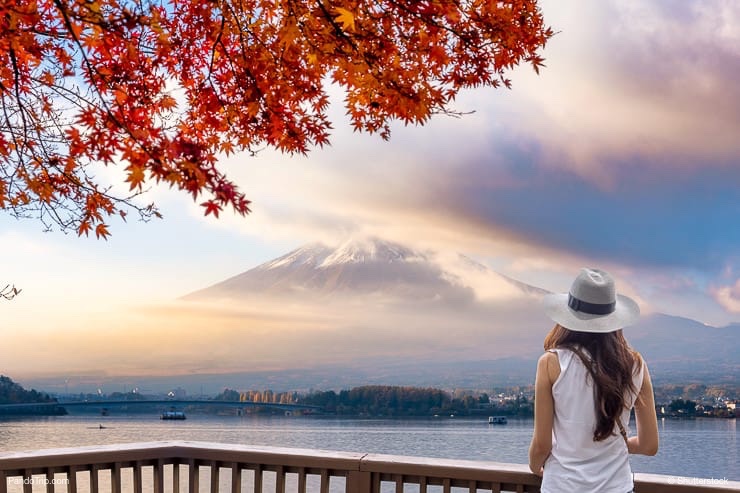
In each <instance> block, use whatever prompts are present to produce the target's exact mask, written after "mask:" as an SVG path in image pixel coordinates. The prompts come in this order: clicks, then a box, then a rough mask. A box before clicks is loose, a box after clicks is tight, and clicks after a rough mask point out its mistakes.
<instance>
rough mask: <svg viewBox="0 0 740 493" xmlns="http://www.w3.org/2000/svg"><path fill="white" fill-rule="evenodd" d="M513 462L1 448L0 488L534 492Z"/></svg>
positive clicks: (668, 486)
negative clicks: (24, 450) (29, 450)
mask: <svg viewBox="0 0 740 493" xmlns="http://www.w3.org/2000/svg"><path fill="white" fill-rule="evenodd" d="M635 482H636V488H635V489H636V491H637V492H638V493H682V492H685V493H719V492H725V491H734V492H738V491H740V482H737V481H717V482H716V484H700V483H706V482H708V481H706V480H697V479H695V478H679V477H675V476H661V475H652V474H636V481H635ZM539 484H540V479H539V478H538V477H537V476H535V475H533V474H531V473H530V472H529V470H528V468H527V466H525V465H522V464H502V463H492V462H474V461H459V460H446V459H433V458H420V457H400V456H392V455H379V454H362V453H353V452H330V451H321V450H303V449H285V448H274V447H247V446H239V445H226V444H215V443H202V442H154V443H135V444H122V445H109V446H97V447H80V448H72V449H56V450H41V451H35V452H5V453H0V493H12V492H22V493H33V492H40V491H44V492H62V491H66V492H78V491H79V492H90V493H98V492H111V493H124V492H125V493H128V492H133V493H140V492H141V493H143V492H145V491H146V492H149V491H153V492H154V493H170V492H171V493H180V492H181V491H187V492H189V493H196V492H197V493H203V492H206V493H217V492H232V493H263V492H274V493H308V492H311V493H312V492H316V493H340V492H342V493H410V492H413V493H432V492H435V493H436V492H439V493H452V490H453V489H455V490H456V492H457V491H460V492H461V493H464V492H463V491H462V490H459V488H462V489H463V490H467V491H468V492H469V493H478V490H486V491H491V492H492V493H497V492H522V493H523V492H539V491H540V488H539Z"/></svg>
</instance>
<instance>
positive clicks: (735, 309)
mask: <svg viewBox="0 0 740 493" xmlns="http://www.w3.org/2000/svg"><path fill="white" fill-rule="evenodd" d="M711 293H712V295H713V296H714V299H715V300H717V303H719V304H720V305H722V306H723V307H724V308H725V309H726V310H727V311H729V312H732V313H740V279H738V280H737V282H735V284H732V285H729V286H719V287H716V288H712V290H711Z"/></svg>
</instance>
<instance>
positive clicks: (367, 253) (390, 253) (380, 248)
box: [318, 238, 424, 268]
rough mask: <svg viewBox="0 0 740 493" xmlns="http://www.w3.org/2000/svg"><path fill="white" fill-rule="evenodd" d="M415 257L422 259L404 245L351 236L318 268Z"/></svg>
mask: <svg viewBox="0 0 740 493" xmlns="http://www.w3.org/2000/svg"><path fill="white" fill-rule="evenodd" d="M415 259H419V260H424V257H423V255H421V254H418V253H416V252H414V251H412V250H410V249H408V248H406V247H403V246H401V245H397V244H393V243H389V242H385V241H381V240H379V239H377V238H363V239H357V238H353V239H350V240H347V241H345V242H344V243H342V244H341V245H339V247H338V248H336V249H335V250H334V251H333V252H332V253H331V254H329V255H328V256H327V257H326V258H325V259H324V260H323V262H321V264H319V266H318V268H330V267H332V266H336V265H342V264H356V263H365V262H378V263H385V262H388V263H392V262H401V261H412V260H415Z"/></svg>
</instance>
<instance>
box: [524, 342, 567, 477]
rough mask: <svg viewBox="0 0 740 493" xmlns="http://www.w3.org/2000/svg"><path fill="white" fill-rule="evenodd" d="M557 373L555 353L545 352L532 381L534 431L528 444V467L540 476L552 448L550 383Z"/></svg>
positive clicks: (552, 408)
mask: <svg viewBox="0 0 740 493" xmlns="http://www.w3.org/2000/svg"><path fill="white" fill-rule="evenodd" d="M559 373H560V365H559V363H558V357H557V355H556V354H555V353H551V352H547V353H545V354H543V355H542V356H540V359H539V361H537V376H536V377H535V382H534V433H533V434H532V444H531V445H530V446H529V468H530V469H531V470H532V472H533V473H535V474H538V475H540V476H541V475H542V472H543V469H542V468H543V466H544V464H545V460H546V459H547V457H548V456H549V455H550V451H551V450H552V421H553V413H554V409H555V408H554V403H553V399H552V384H553V382H554V381H555V380H556V379H557V375H558V374H559ZM553 376H554V378H553Z"/></svg>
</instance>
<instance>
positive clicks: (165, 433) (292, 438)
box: [0, 414, 740, 480]
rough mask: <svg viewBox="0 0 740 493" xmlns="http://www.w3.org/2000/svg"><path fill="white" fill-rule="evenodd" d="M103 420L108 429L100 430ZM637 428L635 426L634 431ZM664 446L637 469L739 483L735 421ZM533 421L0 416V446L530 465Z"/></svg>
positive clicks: (687, 425)
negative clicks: (220, 448) (179, 445)
mask: <svg viewBox="0 0 740 493" xmlns="http://www.w3.org/2000/svg"><path fill="white" fill-rule="evenodd" d="M99 424H103V425H104V426H105V427H106V428H105V429H99ZM633 429H634V428H633ZM659 429H660V441H661V443H660V451H659V452H658V455H657V456H655V457H643V456H633V457H632V467H633V470H634V471H636V472H650V473H658V474H667V475H677V476H689V477H700V478H712V477H713V478H727V479H730V480H740V454H738V448H739V447H738V445H739V444H738V441H737V430H736V420H734V419H732V420H729V419H696V420H691V421H689V420H685V421H684V420H662V421H660V422H659ZM531 436H532V420H531V419H510V420H509V423H508V424H507V425H489V424H488V423H487V421H486V420H485V419H484V418H478V419H471V418H458V417H455V418H422V419H349V418H327V417H282V416H281V417H262V416H249V415H248V416H243V417H237V416H205V415H195V414H192V415H190V416H188V419H187V420H186V421H161V420H159V419H158V416H152V415H129V416H106V417H101V416H60V417H48V418H26V419H3V420H0V451H19V450H34V449H43V448H58V447H75V446H83V445H97V444H114V443H124V442H145V441H146V442H148V441H156V440H198V441H208V442H223V443H239V444H245V445H271V446H279V447H298V448H313V449H324V450H342V451H353V452H368V453H382V454H394V455H413V456H426V457H442V458H449V459H468V460H482V461H495V462H510V463H522V464H526V463H527V448H528V446H529V441H530V439H531Z"/></svg>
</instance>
